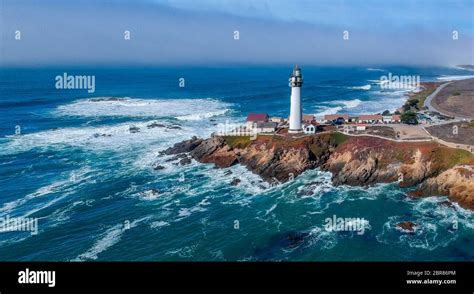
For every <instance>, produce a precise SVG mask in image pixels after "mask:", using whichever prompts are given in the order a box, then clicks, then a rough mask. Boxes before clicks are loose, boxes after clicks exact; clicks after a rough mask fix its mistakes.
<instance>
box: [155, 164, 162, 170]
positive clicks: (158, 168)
mask: <svg viewBox="0 0 474 294" xmlns="http://www.w3.org/2000/svg"><path fill="white" fill-rule="evenodd" d="M164 168H165V167H164V166H162V165H159V164H158V165H156V166H155V167H154V168H153V169H154V170H161V169H164Z"/></svg>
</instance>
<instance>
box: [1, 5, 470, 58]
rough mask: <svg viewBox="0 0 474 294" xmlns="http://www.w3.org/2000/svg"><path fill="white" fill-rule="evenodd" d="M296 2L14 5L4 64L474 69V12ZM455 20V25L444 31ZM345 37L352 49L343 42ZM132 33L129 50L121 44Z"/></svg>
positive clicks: (7, 8)
mask: <svg viewBox="0 0 474 294" xmlns="http://www.w3.org/2000/svg"><path fill="white" fill-rule="evenodd" d="M288 3H289V2H283V1H276V0H274V1H249V0H243V1H230V0H229V1H216V0H203V1H185V0H182V1H178V0H168V1H158V0H153V1H137V2H135V1H133V2H132V1H125V0H122V1H115V2H110V1H88V0H78V1H75V2H64V1H57V0H56V1H53V0H48V1H46V0H45V1H41V2H31V1H6V2H5V3H4V13H3V16H2V20H3V23H2V31H1V37H2V44H3V45H2V48H1V49H2V60H4V64H6V65H18V64H19V65H22V64H24V65H44V64H115V65H117V64H145V65H159V64H206V65H215V64H222V63H246V64H249V63H250V64H252V63H266V64H279V63H295V62H298V63H303V64H324V65H359V64H364V65H365V64H430V65H456V64H465V63H473V56H472V54H473V53H472V52H473V41H474V39H473V36H472V28H471V31H470V30H469V29H466V30H465V29H462V28H463V27H464V21H465V18H464V16H465V14H466V12H465V11H466V10H464V11H463V12H460V11H459V10H457V9H455V8H456V7H457V8H459V7H461V6H462V4H464V2H459V3H458V2H456V3H457V4H456V5H454V6H450V8H446V11H447V12H446V13H443V15H442V16H440V13H434V12H432V7H433V5H432V4H430V5H426V6H427V7H426V8H425V9H426V10H422V11H418V10H417V9H421V8H420V7H419V6H420V5H419V4H416V5H415V4H413V3H415V2H414V1H413V2H412V1H410V2H409V3H412V4H413V5H412V6H413V7H408V8H411V9H408V10H407V9H406V8H404V9H402V8H400V7H398V8H397V7H394V4H390V6H386V5H385V4H384V5H385V6H382V5H381V4H380V3H381V2H379V1H377V2H376V3H378V4H377V5H375V4H374V3H375V2H373V1H357V2H355V3H356V4H357V5H355V6H354V4H348V2H346V1H335V2H331V3H332V4H330V3H329V1H321V2H320V1H317V2H316V1H293V2H291V4H292V5H288ZM351 3H353V2H352V1H351ZM430 3H431V2H430ZM422 4H423V3H422ZM465 5H467V4H465ZM453 7H454V8H453ZM388 11H392V12H390V13H389V12H388ZM402 11H404V12H405V13H402ZM450 11H451V12H450ZM453 11H454V12H453ZM471 11H472V10H471ZM356 12H357V13H356ZM427 12H431V14H429V13H428V15H427V16H424V17H422V18H420V19H419V18H418V16H420V15H426V14H427ZM374 14H375V15H374ZM379 14H380V16H379ZM369 15H370V16H372V17H371V18H367V19H365V20H364V21H362V22H360V21H359V20H360V19H361V18H364V17H365V16H369ZM342 16H344V17H342ZM397 17H398V19H399V20H398V21H396V22H394V23H392V20H393V19H396V18H397ZM449 21H451V23H453V25H449V26H448V25H445V26H443V25H442V23H443V22H449ZM453 27H455V28H457V27H460V28H461V29H459V32H460V33H459V34H460V38H459V40H456V41H454V40H452V38H451V34H452V30H453ZM346 29H347V30H348V31H349V36H350V38H349V40H343V38H342V36H343V30H346ZM15 30H21V32H22V40H21V41H15V40H14V38H13V36H14V32H15ZM125 30H130V32H131V40H130V41H126V40H124V38H123V34H124V31H125ZM236 30H238V31H239V33H240V39H239V40H234V31H236Z"/></svg>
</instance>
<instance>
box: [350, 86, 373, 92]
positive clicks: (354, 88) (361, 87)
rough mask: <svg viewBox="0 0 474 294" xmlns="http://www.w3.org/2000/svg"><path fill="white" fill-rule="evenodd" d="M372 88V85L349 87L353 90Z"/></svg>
mask: <svg viewBox="0 0 474 294" xmlns="http://www.w3.org/2000/svg"><path fill="white" fill-rule="evenodd" d="M371 88H372V86H371V85H364V86H354V87H348V89H353V90H366V91H368V90H370V89H371Z"/></svg>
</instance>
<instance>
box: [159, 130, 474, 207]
mask: <svg viewBox="0 0 474 294" xmlns="http://www.w3.org/2000/svg"><path fill="white" fill-rule="evenodd" d="M184 152H189V154H190V155H191V157H192V158H194V159H195V160H196V161H199V162H202V163H214V164H215V165H216V166H217V167H221V168H223V167H229V166H232V165H234V164H237V163H239V164H242V165H244V166H246V167H247V168H248V169H249V170H250V171H252V172H254V173H256V174H258V175H260V176H261V177H262V178H263V179H264V180H266V181H268V182H272V181H279V182H285V181H287V180H289V179H291V178H292V177H296V176H298V175H299V174H301V173H302V172H304V171H305V170H307V169H313V168H317V167H320V168H321V169H322V170H326V171H329V172H331V173H332V175H333V176H332V180H333V183H334V184H335V185H353V186H367V185H372V184H375V183H389V182H397V181H398V182H399V185H400V186H402V187H412V186H413V187H416V190H415V191H413V192H412V193H410V195H411V196H414V197H424V196H431V195H448V196H449V198H450V200H452V201H455V202H458V203H459V204H460V205H461V206H463V207H466V208H470V209H474V205H473V202H474V176H473V174H472V173H473V172H472V168H474V159H473V156H472V155H471V154H470V153H469V152H466V151H462V150H458V149H453V148H447V147H443V146H441V145H439V144H436V143H430V142H426V143H419V142H417V143H399V142H394V141H390V140H384V139H380V138H375V137H369V136H367V137H348V136H345V135H343V134H340V133H324V134H318V135H313V136H305V137H301V138H292V137H281V136H258V137H257V139H256V140H250V138H249V137H212V138H209V139H205V140H204V139H199V138H193V139H191V140H188V141H184V142H181V143H178V144H176V145H175V146H173V147H171V148H169V149H167V150H165V151H163V152H162V153H163V154H166V155H172V154H180V153H184ZM460 175H462V177H461V176H460Z"/></svg>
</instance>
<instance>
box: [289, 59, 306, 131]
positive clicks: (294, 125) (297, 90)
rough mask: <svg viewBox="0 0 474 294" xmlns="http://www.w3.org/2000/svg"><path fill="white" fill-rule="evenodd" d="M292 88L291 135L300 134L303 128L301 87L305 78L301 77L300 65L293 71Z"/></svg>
mask: <svg viewBox="0 0 474 294" xmlns="http://www.w3.org/2000/svg"><path fill="white" fill-rule="evenodd" d="M289 81H290V87H291V98H290V99H291V106H290V128H289V130H288V132H289V133H300V132H302V131H303V129H302V128H301V118H302V112H301V86H302V85H303V77H302V76H301V69H300V68H299V66H298V64H297V65H295V68H294V69H293V74H292V75H291V77H290V79H289Z"/></svg>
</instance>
